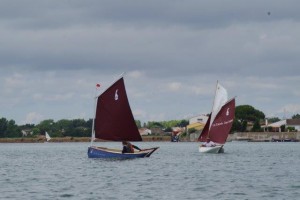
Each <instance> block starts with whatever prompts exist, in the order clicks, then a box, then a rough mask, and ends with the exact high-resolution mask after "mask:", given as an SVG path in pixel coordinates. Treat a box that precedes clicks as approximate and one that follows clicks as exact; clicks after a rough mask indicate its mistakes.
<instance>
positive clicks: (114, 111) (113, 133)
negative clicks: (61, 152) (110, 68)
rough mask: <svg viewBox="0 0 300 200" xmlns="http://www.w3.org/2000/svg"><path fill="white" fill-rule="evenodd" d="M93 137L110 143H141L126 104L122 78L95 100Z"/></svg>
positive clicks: (126, 99) (128, 106) (127, 103)
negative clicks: (124, 141)
mask: <svg viewBox="0 0 300 200" xmlns="http://www.w3.org/2000/svg"><path fill="white" fill-rule="evenodd" d="M94 130H95V137H96V138H99V139H103V140H111V141H123V140H126V141H141V140H142V138H141V136H140V133H139V131H138V128H137V126H136V124H135V121H134V118H133V115H132V112H131V109H130V105H129V102H128V98H127V94H126V89H125V85H124V79H123V77H122V78H120V79H119V80H118V81H116V82H115V83H114V84H113V85H111V86H110V87H109V88H108V89H107V90H106V91H105V92H103V93H102V94H101V95H100V96H99V97H98V99H97V108H96V116H95V126H94Z"/></svg>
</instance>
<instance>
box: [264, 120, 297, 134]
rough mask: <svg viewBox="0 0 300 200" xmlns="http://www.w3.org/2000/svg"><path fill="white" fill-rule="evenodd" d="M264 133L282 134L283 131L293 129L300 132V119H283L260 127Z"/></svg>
mask: <svg viewBox="0 0 300 200" xmlns="http://www.w3.org/2000/svg"><path fill="white" fill-rule="evenodd" d="M262 128H263V129H264V131H265V132H266V131H271V132H284V131H285V130H283V129H287V130H289V129H293V130H295V131H300V119H284V120H281V121H278V122H275V123H271V124H268V123H267V122H266V125H264V126H262Z"/></svg>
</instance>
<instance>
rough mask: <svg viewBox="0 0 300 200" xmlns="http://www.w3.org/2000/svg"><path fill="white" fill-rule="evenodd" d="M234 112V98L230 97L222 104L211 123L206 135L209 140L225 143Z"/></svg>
mask: <svg viewBox="0 0 300 200" xmlns="http://www.w3.org/2000/svg"><path fill="white" fill-rule="evenodd" d="M234 113H235V99H234V98H233V99H231V100H230V101H228V102H227V103H225V104H224V106H222V108H221V110H220V111H219V112H218V114H217V116H216V118H215V120H214V121H213V123H212V124H211V127H210V129H209V133H208V137H209V138H210V140H211V141H213V142H215V143H219V144H225V142H226V139H227V137H228V134H229V132H230V129H231V126H232V123H233V119H234Z"/></svg>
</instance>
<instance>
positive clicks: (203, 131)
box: [198, 114, 211, 142]
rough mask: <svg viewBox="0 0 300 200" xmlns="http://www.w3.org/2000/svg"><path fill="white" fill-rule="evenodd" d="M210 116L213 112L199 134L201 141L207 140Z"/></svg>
mask: <svg viewBox="0 0 300 200" xmlns="http://www.w3.org/2000/svg"><path fill="white" fill-rule="evenodd" d="M210 117H211V114H210V115H209V117H208V119H207V122H206V124H205V126H204V128H203V130H202V132H201V134H200V135H199V138H198V141H199V142H206V139H207V137H208V131H209V124H210Z"/></svg>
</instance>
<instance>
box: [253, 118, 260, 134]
mask: <svg viewBox="0 0 300 200" xmlns="http://www.w3.org/2000/svg"><path fill="white" fill-rule="evenodd" d="M252 131H253V132H260V131H261V127H260V124H259V120H258V119H256V120H255V122H254V124H253V127H252Z"/></svg>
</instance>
